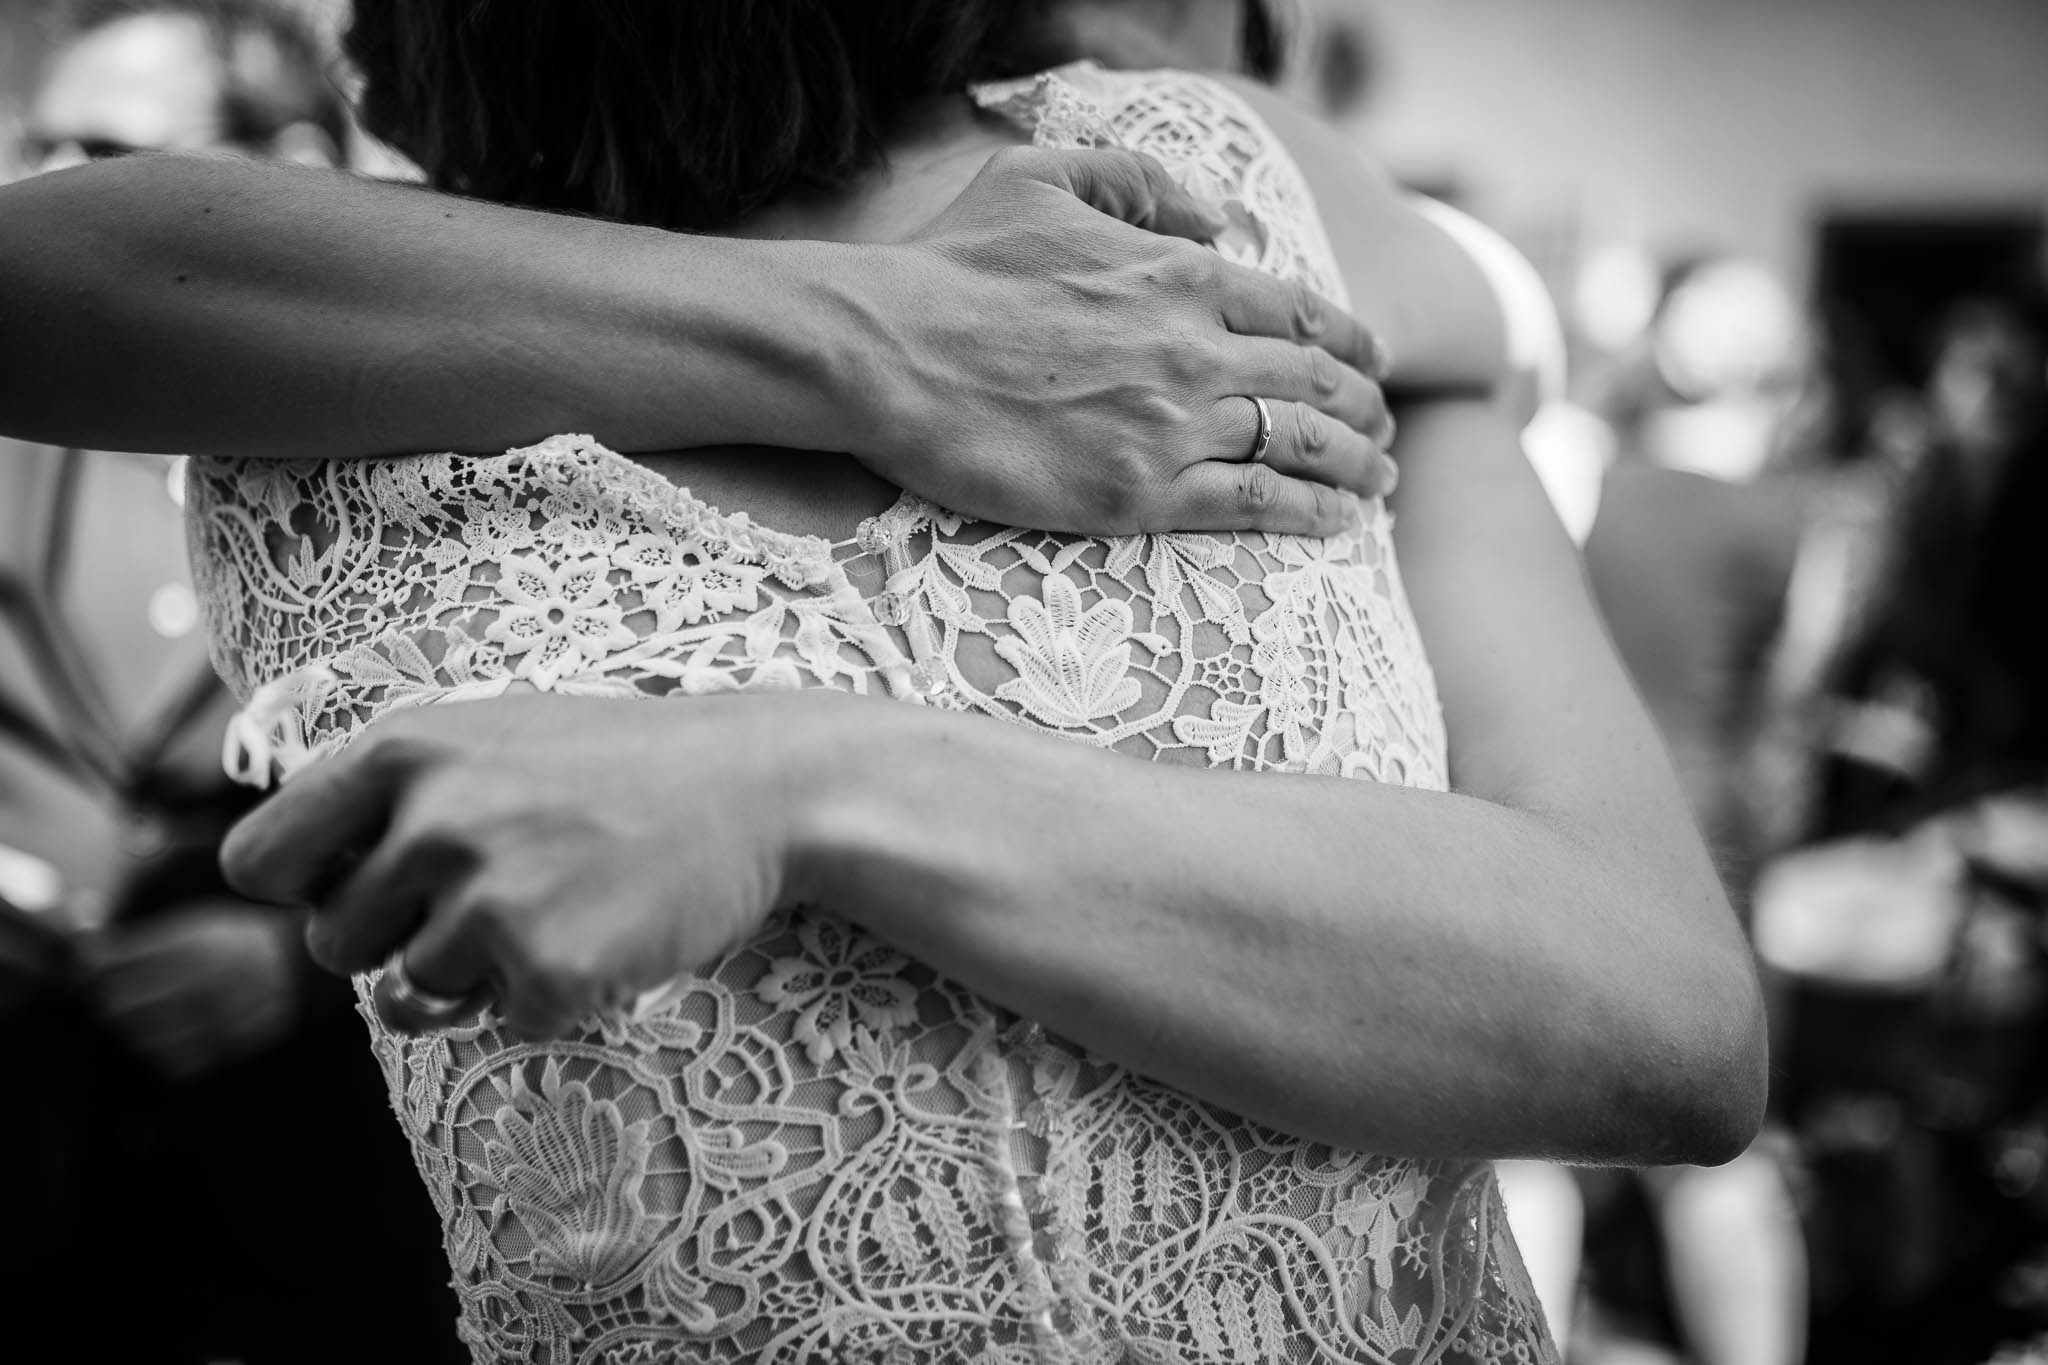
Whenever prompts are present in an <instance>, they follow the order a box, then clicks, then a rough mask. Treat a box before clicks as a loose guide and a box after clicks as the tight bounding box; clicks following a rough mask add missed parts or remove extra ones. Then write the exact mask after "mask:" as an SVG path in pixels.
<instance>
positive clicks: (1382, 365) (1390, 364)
mask: <svg viewBox="0 0 2048 1365" xmlns="http://www.w3.org/2000/svg"><path fill="white" fill-rule="evenodd" d="M1372 371H1373V373H1372V377H1373V378H1374V379H1385V378H1386V377H1387V376H1388V375H1390V374H1392V373H1393V372H1394V351H1393V348H1392V347H1390V346H1388V345H1387V343H1386V342H1385V340H1383V339H1382V338H1380V337H1377V336H1376V337H1374V338H1373V339H1372Z"/></svg>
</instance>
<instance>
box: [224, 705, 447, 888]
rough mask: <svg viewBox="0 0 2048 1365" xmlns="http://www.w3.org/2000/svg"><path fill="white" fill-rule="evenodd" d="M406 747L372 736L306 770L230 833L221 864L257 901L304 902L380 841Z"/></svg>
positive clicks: (234, 884)
mask: <svg viewBox="0 0 2048 1365" xmlns="http://www.w3.org/2000/svg"><path fill="white" fill-rule="evenodd" d="M407 763H408V760H407V757H406V754H405V751H404V747H403V746H402V745H399V744H393V743H388V742H387V743H378V742H376V741H375V739H374V738H372V737H369V736H366V737H365V738H364V739H363V740H361V741H359V742H358V743H357V745H356V746H355V747H353V748H351V749H349V750H347V751H345V752H343V753H341V754H338V755H336V756H335V757H333V758H328V759H324V760H322V761H321V762H319V763H316V764H314V765H313V766H312V767H310V768H308V769H306V770H305V771H304V772H302V773H300V774H299V775H298V776H297V777H296V778H294V779H293V781H292V782H291V784H290V785H289V786H287V787H285V788H284V789H283V790H281V791H279V792H278V793H277V794H276V795H275V796H273V797H271V798H270V799H269V800H268V801H265V802H264V803H263V804H262V805H260V806H258V807H257V808H256V809H255V810H254V811H252V812H251V813H250V814H249V815H248V816H246V817H245V818H244V819H243V820H242V822H241V823H240V824H238V825H236V826H235V827H234V828H233V829H232V830H230V831H229V832H228V837H227V839H226V840H225V841H223V843H222V844H221V853H220V862H221V870H222V871H223V872H225V873H226V874H227V879H228V884H229V885H230V886H232V887H234V888H235V890H236V891H238V892H240V893H241V894H242V895H244V896H247V897H249V898H250V899H251V900H259V901H270V902H274V903H277V904H283V905H306V904H310V903H312V902H314V901H317V900H319V899H320V898H321V892H322V891H323V890H324V888H325V886H326V884H328V883H329V882H332V881H333V880H334V879H335V877H336V876H337V875H339V874H340V873H341V872H343V871H344V870H345V866H346V864H347V862H348V861H349V860H350V859H351V857H352V855H353V853H354V851H355V850H357V849H361V848H366V847H368V846H370V845H371V844H373V843H375V842H376V840H377V838H378V836H379V834H381V833H382V831H383V829H384V827H385V825H386V823H387V822H388V819H389V807H390V802H391V798H392V795H393V793H394V792H395V791H396V790H397V787H398V784H399V781H400V779H401V778H402V777H403V776H404V773H405V771H406V768H407Z"/></svg>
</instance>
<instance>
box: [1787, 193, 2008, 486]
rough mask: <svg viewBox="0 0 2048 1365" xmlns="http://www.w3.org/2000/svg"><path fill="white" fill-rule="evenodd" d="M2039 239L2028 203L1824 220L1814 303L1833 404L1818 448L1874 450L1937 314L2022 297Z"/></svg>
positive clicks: (1924, 368)
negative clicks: (1980, 300) (1825, 341)
mask: <svg viewBox="0 0 2048 1365" xmlns="http://www.w3.org/2000/svg"><path fill="white" fill-rule="evenodd" d="M2044 236H2048V220H2044V217H2043V214H2042V212H2041V210H2040V209H2038V208H2033V207H2016V208H2011V209H1987V210H1984V211H1981V212H1975V213H1965V212H1956V211H1953V210H1943V211H1940V212H1935V211H1916V212H1885V211H1880V210H1855V211H1851V210H1840V211H1835V212H1831V213H1829V214H1827V215H1825V216H1824V217H1823V218H1822V219H1821V221H1820V225H1819V228H1818V235H1817V238H1816V242H1815V254H1814V301H1815V306H1816V308H1817V310H1818V312H1819V315H1820V318H1821V321H1822V325H1823V326H1824V328H1825V329H1826V332H1827V335H1828V337H1829V348H1828V354H1829V362H1830V374H1829V376H1828V378H1829V382H1830V384H1831V386H1832V387H1833V389H1834V390H1835V392H1836V393H1837V394H1838V395H1839V396H1840V398H1841V400H1842V401H1841V403H1840V404H1839V408H1838V411H1837V413H1836V419H1837V422H1836V428H1835V430H1834V431H1833V432H1832V433H1830V435H1829V437H1828V439H1827V441H1826V443H1825V444H1826V447H1827V448H1828V449H1829V450H1831V451H1833V452H1834V453H1835V454H1836V455H1837V456H1838V457H1841V458H1846V459H1856V458H1860V457H1861V456H1863V455H1865V454H1868V453H1871V452H1873V451H1875V450H1877V449H1879V448H1881V447H1882V445H1883V444H1884V435H1883V433H1881V432H1875V431H1873V426H1874V425H1875V424H1878V423H1881V422H1883V421H1884V420H1885V410H1886V408H1887V407H1888V406H1889V404H1888V402H1887V400H1888V399H1889V398H1890V397H1891V396H1893V395H1896V394H1900V393H1917V392H1918V391H1919V390H1920V389H1921V388H1922V386H1923V385H1924V384H1925V382H1926V380H1927V377H1928V373H1929V365H1930V363H1931V360H1932V356H1931V354H1930V352H1929V341H1930V338H1932V337H1933V336H1934V334H1935V331H1936V329H1937V327H1938V326H1939V324H1940V322H1941V320H1942V318H1943V317H1944V316H1945V315H1946V314H1947V313H1948V311H1949V310H1950V309H1951V308H1952V307H1953V306H1954V305H1955V304H1957V303H1958V302H1960V301H1961V300H1963V299H1966V298H1971V297H1998V296H2018V295H2022V294H2025V293H2026V292H2027V291H2028V290H2029V289H2030V288H2032V287H2033V286H2032V284H2031V283H2030V282H2031V280H2032V278H2033V277H2034V275H2035V274H2036V273H2037V272H2038V270H2039V263H2040V262H2041V260H2042V259H2043V256H2044V249H2043V247H2044Z"/></svg>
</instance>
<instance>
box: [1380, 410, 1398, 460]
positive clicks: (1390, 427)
mask: <svg viewBox="0 0 2048 1365" xmlns="http://www.w3.org/2000/svg"><path fill="white" fill-rule="evenodd" d="M1400 430H1401V424H1400V423H1399V422H1396V421H1395V420H1394V419H1393V418H1391V417H1389V418H1388V419H1387V430H1386V434H1385V435H1383V436H1381V437H1380V453H1381V454H1385V453H1386V452H1387V451H1389V450H1392V449H1393V448H1394V437H1395V436H1396V435H1398V434H1399V433H1400Z"/></svg>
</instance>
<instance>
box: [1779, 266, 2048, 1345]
mask: <svg viewBox="0 0 2048 1365" xmlns="http://www.w3.org/2000/svg"><path fill="white" fill-rule="evenodd" d="M1907 425H1908V426H1910V427H1911V428H1912V430H1914V431H1917V432H1919V433H1920V434H1921V439H1922V441H1923V442H1924V450H1923V451H1922V452H1920V453H1918V455H1917V458H1916V459H1915V460H1914V461H1913V465H1912V468H1911V472H1910V473H1909V474H1908V476H1907V478H1906V481H1905V483H1904V485H1903V488H1902V495H1901V496H1900V497H1899V498H1898V499H1897V500H1896V501H1895V503H1894V504H1893V505H1892V507H1891V509H1890V514H1889V516H1888V518H1887V519H1886V521H1885V523H1884V525H1883V530H1882V534H1880V535H1879V536H1877V537H1875V538H1873V539H1870V540H1868V541H1867V542H1866V543H1865V548H1864V550H1863V552H1862V553H1860V554H1858V553H1856V552H1855V550H1854V545H1855V542H1845V545H1844V548H1842V549H1840V550H1838V551H1837V552H1835V553H1834V554H1833V555H1832V559H1833V560H1834V561H1836V565H1837V566H1836V567H1835V568H1834V569H1833V570H1832V571H1831V572H1829V573H1827V574H1820V573H1816V574H1815V575H1814V576H1813V580H1812V581H1813V582H1815V583H1817V584H1819V585H1821V586H1820V587H1816V588H1814V589H1812V591H1813V593H1814V594H1815V595H1816V597H1819V596H1821V595H1822V594H1823V593H1825V592H1826V591H1827V590H1828V585H1830V584H1832V585H1836V588H1835V590H1834V592H1833V597H1832V600H1830V601H1826V602H1823V603H1822V607H1816V608H1815V609H1814V610H1812V611H1810V612H1808V613H1807V615H1808V616H1809V618H1810V619H1812V620H1815V621H1820V622H1823V623H1832V624H1833V626H1834V636H1833V639H1832V640H1831V641H1821V642H1815V641H1811V640H1810V641H1808V642H1806V645H1805V648H1804V657H1806V658H1809V659H1813V658H1818V659H1822V660H1824V661H1825V662H1824V664H1823V665H1822V666H1821V667H1820V670H1819V686H1818V687H1817V688H1815V689H1814V692H1813V700H1812V701H1811V702H1810V703H1809V704H1808V705H1807V706H1805V707H1804V708H1802V710H1801V711H1800V714H1801V715H1802V716H1803V717H1804V719H1805V734H1806V741H1807V750H1808V752H1809V754H1810V757H1811V762H1810V765H1809V771H1810V773H1811V780H1810V781H1809V782H1808V783H1807V784H1806V788H1805V789H1806V792H1807V797H1808V799H1807V801H1806V803H1805V821H1804V825H1805V828H1804V835H1805V844H1804V846H1803V847H1802V848H1800V849H1798V850H1797V851H1796V852H1794V853H1791V854H1788V855H1786V856H1784V857H1782V858H1780V859H1778V860H1777V861H1776V862H1775V863H1773V864H1772V865H1771V867H1770V868H1769V869H1768V870H1767V872H1766V874H1765V876H1764V877H1763V878H1762V880H1761V882H1760V884H1759V887H1758V894H1757V925H1756V938H1757V946H1758V950H1759V953H1760V954H1761V956H1762V957H1763V959H1764V961H1765V962H1766V964H1767V965H1768V966H1771V967H1773V968H1775V969H1776V970H1777V971H1778V972H1779V973H1780V974H1781V975H1782V976H1783V978H1784V979H1785V980H1786V982H1787V987H1786V995H1787V998H1788V1003H1789V1008H1788V1009H1787V1010H1786V1012H1785V1013H1786V1022H1785V1025H1784V1027H1783V1028H1781V1030H1780V1036H1779V1038H1778V1039H1777V1040H1776V1041H1777V1043H1778V1051H1779V1055H1780V1061H1779V1068H1780V1071H1781V1072H1782V1074H1783V1075H1784V1077H1785V1083H1784V1085H1783V1087H1782V1090H1783V1099H1784V1104H1783V1108H1784V1111H1785V1113H1786V1114H1787V1116H1788V1118H1789V1120H1790V1122H1791V1124H1792V1125H1793V1130H1794V1134H1795V1137H1796V1139H1797V1142H1798V1145H1799V1148H1800V1152H1801V1157H1802V1170H1803V1192H1804V1205H1805V1215H1806V1224H1807V1228H1808V1232H1809V1238H1810V1242H1811V1245H1812V1249H1813V1258H1812V1259H1813V1272H1814V1284H1813V1303H1814V1320H1813V1341H1812V1353H1811V1356H1810V1358H1811V1359H1812V1360H1813V1361H1814V1362H1816V1365H1834V1363H1835V1362H1843V1363H1844V1365H1846V1362H1850V1361H1857V1362H1861V1361H1869V1360H1878V1359H1885V1360H1911V1361H1914V1362H1916V1365H1921V1363H1924V1365H1970V1363H1971V1362H1978V1361H1982V1360H1985V1359H1987V1358H1988V1357H1990V1356H1991V1354H1992V1353H1993V1351H1994V1349H1995V1348H1997V1347H1998V1346H1999V1345H2000V1343H2001V1342H2005V1341H2011V1340H2016V1339H2019V1338H2023V1337H2026V1336H2030V1335H2033V1334H2036V1333H2039V1332H2041V1331H2042V1330H2043V1329H2044V1328H2048V946H2044V921H2043V909H2044V905H2048V639H2044V636H2043V634H2042V632H2041V630H2040V629H2039V626H2038V617H2039V614H2040V600H2041V594H2042V591H2043V589H2044V588H2048V534H2044V527H2048V314H2044V311H2043V309H2042V306H2041V304H2040V301H2039V295H2038V294H2034V295H2031V296H2027V297H2019V296H2013V297H2000V298H1985V299H1980V300H1975V301H1971V302H1968V303H1966V304H1964V305H1962V306H1961V307H1959V308H1957V309H1955V310H1954V311H1953V312H1952V313H1951V314H1950V315H1949V317H1948V318H1947V320H1946V321H1945V323H1944V324H1943V325H1942V326H1941V327H1940V329H1939V330H1938V333H1937V336H1936V338H1935V345H1934V347H1933V354H1932V363H1931V365H1930V367H1929V379H1928V382H1927V384H1926V386H1925V397H1924V400H1923V407H1922V409H1921V412H1920V413H1919V414H1918V415H1917V417H1916V419H1915V420H1913V421H1912V422H1910V423H1908V424H1907ZM1804 569H1805V566H1804V565H1802V572H1803V571H1804ZM1858 584H1865V585H1869V586H1867V587H1866V588H1863V589H1861V590H1860V591H1858V590H1855V589H1856V585H1858ZM1844 589H1847V590H1848V591H1844ZM1794 591H1795V598H1796V597H1797V595H1798V594H1799V592H1800V591H1801V588H1800V585H1799V584H1798V583H1796V582H1795V589H1794ZM1845 598H1846V605H1843V602H1844V599H1845ZM1823 608H1829V609H1823ZM1826 644H1832V646H1833V647H1832V648H1826V647H1823V646H1824V645H1826Z"/></svg>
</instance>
